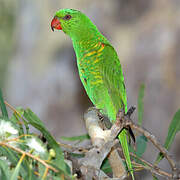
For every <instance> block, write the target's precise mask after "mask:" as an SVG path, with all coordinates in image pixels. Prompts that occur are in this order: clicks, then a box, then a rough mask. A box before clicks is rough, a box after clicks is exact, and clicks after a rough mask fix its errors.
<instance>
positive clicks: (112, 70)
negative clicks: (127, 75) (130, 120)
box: [102, 44, 127, 120]
mask: <svg viewBox="0 0 180 180" xmlns="http://www.w3.org/2000/svg"><path fill="white" fill-rule="evenodd" d="M103 56H104V57H103V63H102V71H103V82H104V85H105V86H106V88H107V89H108V94H109V96H110V97H111V99H112V102H113V105H114V107H115V109H116V113H117V112H118V110H119V109H122V108H124V109H125V112H126V111H127V97H126V89H125V85H124V76H123V72H122V68H121V64H120V61H119V58H118V56H117V53H116V51H115V50H114V48H113V47H112V46H111V45H109V44H105V47H104V51H103ZM110 118H113V117H110ZM113 120H115V119H114V118H113Z"/></svg>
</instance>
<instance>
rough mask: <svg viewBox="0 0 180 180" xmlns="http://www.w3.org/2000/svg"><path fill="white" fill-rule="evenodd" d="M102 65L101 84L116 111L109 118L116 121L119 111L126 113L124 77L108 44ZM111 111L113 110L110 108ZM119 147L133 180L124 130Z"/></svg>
mask: <svg viewBox="0 0 180 180" xmlns="http://www.w3.org/2000/svg"><path fill="white" fill-rule="evenodd" d="M103 56H104V58H103V60H104V61H103V63H102V72H103V82H104V85H105V86H106V88H107V89H108V94H109V96H110V98H111V100H112V104H113V105H114V108H115V110H116V113H115V114H114V115H113V117H110V118H111V120H114V121H115V120H116V114H117V112H118V111H119V109H122V108H124V110H125V112H127V97H126V89H125V85H124V76H123V72H122V67H121V64H120V61H119V58H118V56H117V53H116V51H115V50H114V48H113V47H112V46H111V45H110V44H105V47H104V51H103ZM112 109H113V108H112ZM118 138H119V140H120V142H121V146H122V149H123V153H124V156H125V159H126V163H127V166H128V169H129V170H130V173H131V175H132V178H133V179H134V175H133V171H132V164H131V159H130V154H129V149H128V143H127V138H126V130H123V131H122V132H121V134H120V135H119V136H118Z"/></svg>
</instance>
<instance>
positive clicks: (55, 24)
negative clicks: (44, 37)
mask: <svg viewBox="0 0 180 180" xmlns="http://www.w3.org/2000/svg"><path fill="white" fill-rule="evenodd" d="M51 29H52V31H54V29H57V30H62V27H61V23H60V21H59V19H58V18H57V17H54V18H53V20H52V21H51Z"/></svg>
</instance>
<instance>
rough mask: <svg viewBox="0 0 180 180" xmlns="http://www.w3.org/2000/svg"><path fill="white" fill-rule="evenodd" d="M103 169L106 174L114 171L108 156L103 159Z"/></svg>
mask: <svg viewBox="0 0 180 180" xmlns="http://www.w3.org/2000/svg"><path fill="white" fill-rule="evenodd" d="M101 170H102V171H104V173H106V174H108V173H112V168H111V166H110V164H109V161H108V159H107V158H106V159H105V160H104V161H103V163H102V166H101Z"/></svg>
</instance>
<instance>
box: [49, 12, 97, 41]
mask: <svg viewBox="0 0 180 180" xmlns="http://www.w3.org/2000/svg"><path fill="white" fill-rule="evenodd" d="M51 29H52V30H53V31H54V29H57V30H62V31H63V32H65V33H66V34H68V35H69V36H70V37H71V38H73V37H75V36H81V35H82V34H83V33H84V32H85V31H86V32H88V31H90V30H92V29H94V30H95V29H97V28H96V26H95V25H94V24H93V23H92V22H91V20H90V19H89V18H88V17H87V16H86V15H85V14H83V13H82V12H80V11H78V10H74V9H61V10H59V11H57V12H56V14H55V16H54V18H53V20H52V21H51Z"/></svg>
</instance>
